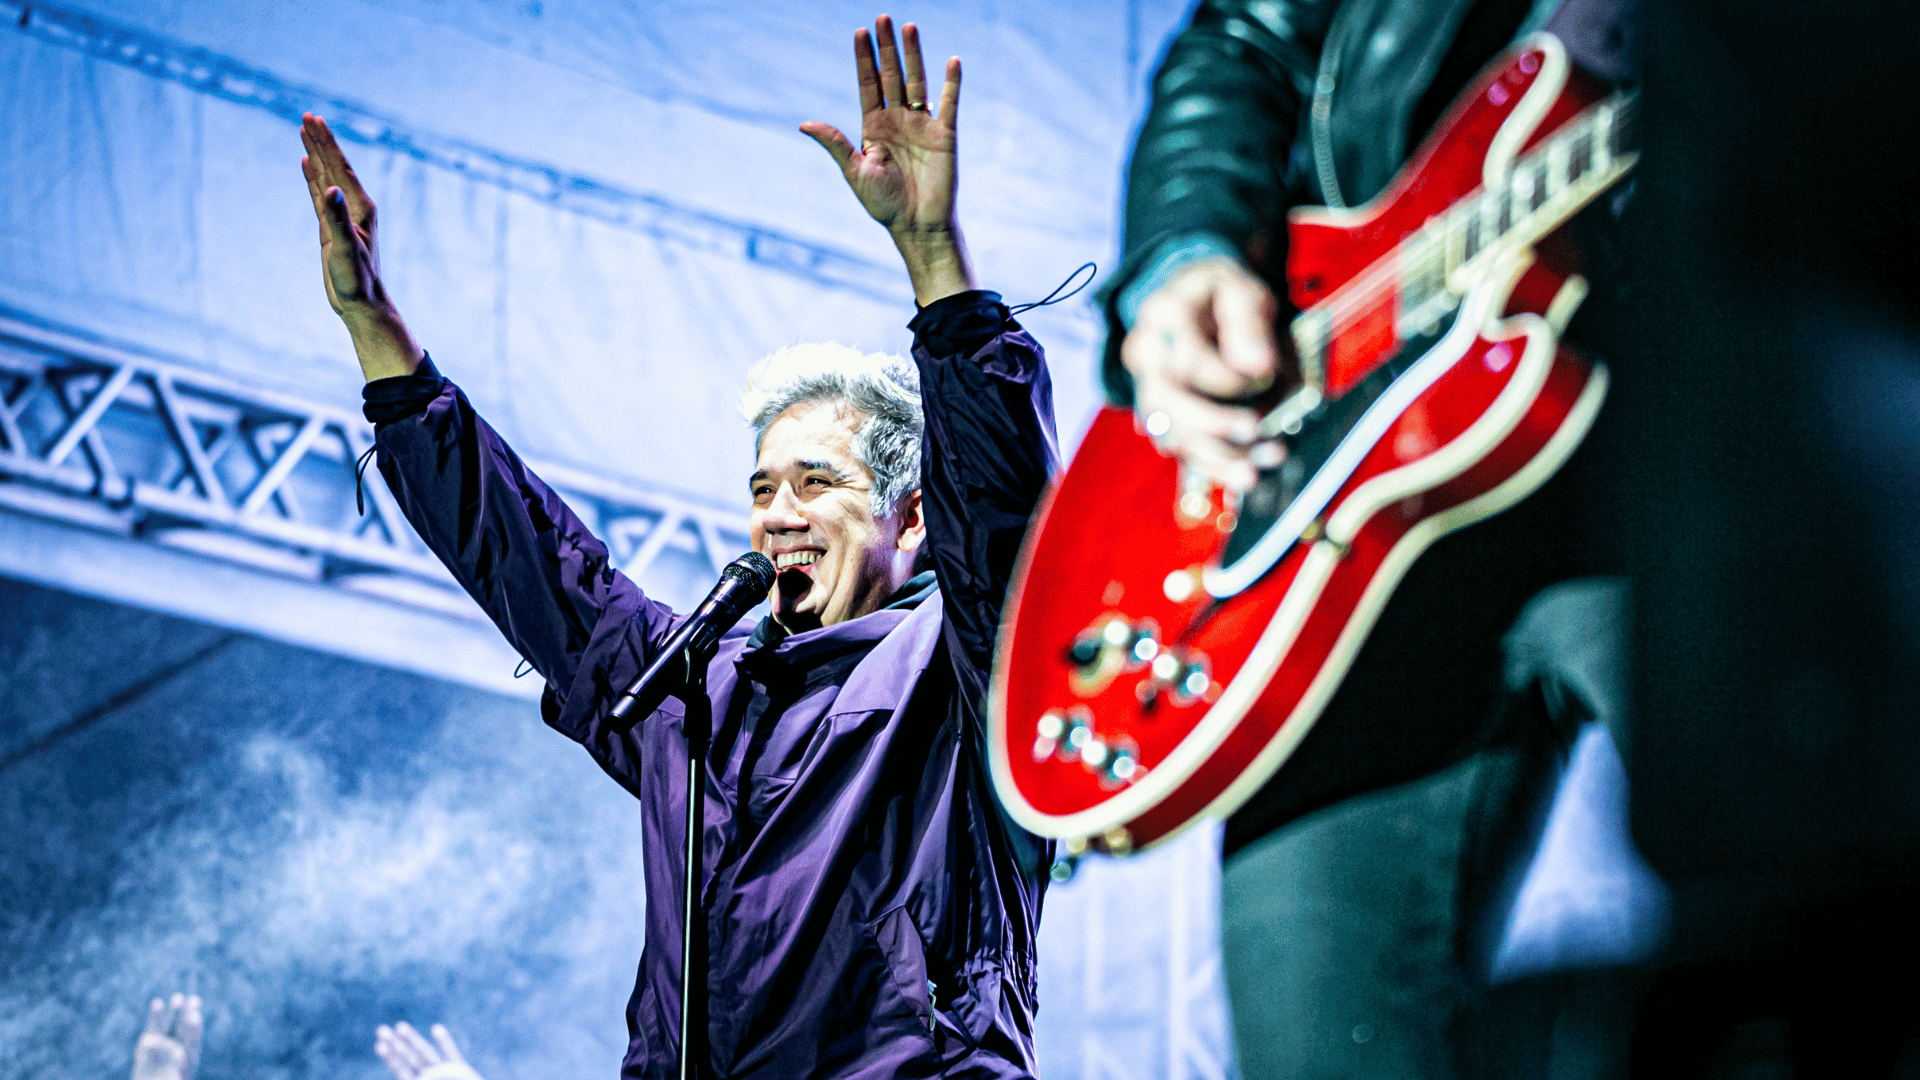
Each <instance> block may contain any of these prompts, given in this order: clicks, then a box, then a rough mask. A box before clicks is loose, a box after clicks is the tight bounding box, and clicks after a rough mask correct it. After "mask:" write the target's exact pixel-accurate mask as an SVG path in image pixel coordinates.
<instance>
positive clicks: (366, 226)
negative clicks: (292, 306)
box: [300, 113, 420, 382]
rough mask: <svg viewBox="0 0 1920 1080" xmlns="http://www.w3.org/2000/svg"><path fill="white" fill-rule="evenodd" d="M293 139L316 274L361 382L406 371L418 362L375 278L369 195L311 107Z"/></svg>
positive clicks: (376, 250)
mask: <svg viewBox="0 0 1920 1080" xmlns="http://www.w3.org/2000/svg"><path fill="white" fill-rule="evenodd" d="M300 141H301V143H303V144H304V145H305V146H306V149H307V153H306V156H305V157H303V158H301V159H300V171H301V172H303V173H305V174H306V177H307V193H308V194H309V195H311V196H312V197H313V213H314V216H315V217H317V218H319V220H320V264H321V269H322V274H321V278H322V280H323V281H325V282H326V287H327V302H328V303H329V304H331V305H332V306H333V310H334V313H335V314H337V315H339V316H340V321H341V322H343V323H346V324H347V332H348V333H349V334H351V335H352V336H353V349H354V352H355V353H356V354H358V356H359V357H360V370H361V372H362V373H363V374H364V375H365V376H366V377H367V381H368V382H372V381H373V380H375V379H384V378H387V377H389V376H393V375H411V374H413V371H414V368H416V367H418V366H419V363H420V349H419V347H418V346H416V345H415V344H414V342H413V336H412V335H411V334H409V333H407V326H406V324H405V323H404V322H402V321H401V319H400V312H399V310H398V309H396V308H395V307H394V306H393V301H392V299H391V298H389V297H388V296H387V290H386V287H385V286H383V285H382V284H381V283H380V249H379V246H378V244H377V242H376V238H375V235H374V207H373V200H372V199H369V198H368V197H367V192H366V189H364V188H362V187H361V186H360V178H359V177H357V176H355V175H354V174H353V166H352V165H350V164H348V163H347V155H346V154H345V153H343V152H341V150H340V144H339V143H338V142H335V141H334V138H333V132H332V130H331V129H329V128H328V127H327V122H326V121H325V120H322V119H321V118H319V117H317V116H315V115H313V114H312V113H307V114H306V115H304V116H302V117H301V118H300Z"/></svg>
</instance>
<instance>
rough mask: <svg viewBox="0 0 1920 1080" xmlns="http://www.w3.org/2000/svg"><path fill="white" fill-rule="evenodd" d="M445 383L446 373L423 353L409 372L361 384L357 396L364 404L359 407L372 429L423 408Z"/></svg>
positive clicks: (424, 409)
mask: <svg viewBox="0 0 1920 1080" xmlns="http://www.w3.org/2000/svg"><path fill="white" fill-rule="evenodd" d="M446 385H447V377H446V376H445V375H442V374H440V369H439V368H436V367H434V366H433V357H432V356H430V355H428V354H426V353H422V354H421V357H420V366H419V367H417V368H414V369H413V374H411V375H395V376H394V377H392V378H390V379H375V380H373V381H372V382H370V383H368V384H367V385H366V386H364V387H362V388H361V390H360V396H361V397H362V398H364V399H365V402H366V403H365V404H364V405H362V406H361V407H360V411H361V412H363V413H365V414H366V417H367V421H368V422H369V423H371V424H372V425H373V426H374V428H375V430H378V429H380V428H383V427H385V426H387V425H388V424H391V423H394V422H395V421H399V420H405V419H406V418H407V417H409V416H412V415H414V414H416V413H421V412H425V411H426V408H427V406H428V405H431V404H432V403H433V399H434V398H437V397H439V396H440V391H441V390H442V389H444V388H445V387H446Z"/></svg>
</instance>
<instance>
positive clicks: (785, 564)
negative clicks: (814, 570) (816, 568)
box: [773, 551, 826, 571]
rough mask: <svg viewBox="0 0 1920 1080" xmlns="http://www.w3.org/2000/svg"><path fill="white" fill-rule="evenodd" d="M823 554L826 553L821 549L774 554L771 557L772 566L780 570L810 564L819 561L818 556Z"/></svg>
mask: <svg viewBox="0 0 1920 1080" xmlns="http://www.w3.org/2000/svg"><path fill="white" fill-rule="evenodd" d="M824 554H826V553H825V552H823V551H789V552H786V553H785V554H782V555H775V556H774V557H773V566H774V569H776V570H781V571H786V570H794V569H799V568H801V567H807V566H812V565H813V564H814V563H816V562H819V561H820V556H822V555H824Z"/></svg>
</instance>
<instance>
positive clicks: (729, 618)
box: [608, 551, 775, 732]
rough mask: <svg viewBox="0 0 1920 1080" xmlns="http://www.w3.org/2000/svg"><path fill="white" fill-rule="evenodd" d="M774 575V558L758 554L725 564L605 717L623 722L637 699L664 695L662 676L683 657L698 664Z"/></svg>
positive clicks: (631, 722)
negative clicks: (710, 587)
mask: <svg viewBox="0 0 1920 1080" xmlns="http://www.w3.org/2000/svg"><path fill="white" fill-rule="evenodd" d="M774 577H775V574H774V569H773V560H772V559H769V558H767V557H766V556H765V555H762V554H760V553H759V552H757V551H749V552H747V553H746V554H745V555H742V556H740V557H739V558H737V559H735V560H733V561H732V562H730V563H728V564H727V568H726V569H725V570H722V571H720V583H719V584H717V585H715V586H714V587H713V591H712V592H710V593H708V594H707V598H706V599H705V600H702V601H701V602H700V606H699V607H697V608H695V609H693V614H691V615H689V616H687V618H686V620H685V621H684V622H682V623H681V624H680V628H679V629H677V630H675V631H674V632H673V636H672V637H670V638H668V639H667V643H666V644H665V645H663V646H661V647H660V652H659V653H658V654H657V655H655V656H654V658H653V663H651V664H648V665H647V669H646V670H645V671H642V672H641V673H640V677H639V678H637V679H635V680H633V685H632V686H629V687H627V692H626V693H624V694H621V695H620V698H619V700H617V701H615V702H614V703H613V710H612V711H611V712H610V713H609V714H608V715H609V716H611V717H612V718H613V719H615V720H626V717H627V714H628V713H629V712H632V711H633V706H634V703H635V702H636V701H638V700H639V699H640V698H641V696H643V695H646V696H649V697H651V698H652V700H653V702H654V703H655V704H657V703H658V702H659V700H660V699H661V698H664V697H666V695H667V691H668V689H669V688H670V682H669V680H668V679H664V678H662V677H661V675H662V673H663V672H665V671H667V670H668V669H669V668H671V667H673V666H674V665H675V664H677V663H678V662H679V660H680V658H681V656H682V655H687V656H689V657H691V658H693V659H696V660H698V659H699V658H700V657H702V656H703V655H705V654H706V653H708V652H710V651H711V650H712V649H713V647H714V645H715V643H717V642H718V641H719V640H720V635H721V634H723V633H725V632H726V630H727V628H728V627H730V626H732V625H733V624H734V623H737V622H739V621H740V619H741V617H742V616H744V615H745V614H746V613H747V611H748V609H750V608H752V607H753V605H755V604H757V603H759V602H760V601H761V600H764V599H766V595H767V590H768V589H771V588H773V579H774ZM656 682H657V683H659V684H660V686H659V687H658V688H657V689H658V691H659V693H658V696H654V695H652V694H651V693H649V692H650V691H652V690H655V689H656V687H655V686H654V685H653V684H654V683H656ZM651 711H652V709H651V708H648V709H645V710H641V711H640V712H639V713H638V715H636V716H635V717H634V718H633V719H632V720H628V721H627V722H626V723H624V724H618V725H615V726H616V728H617V729H618V730H620V731H621V732H627V731H631V730H633V725H634V724H635V723H637V722H638V721H639V719H640V717H641V716H645V715H646V714H647V713H648V712H651Z"/></svg>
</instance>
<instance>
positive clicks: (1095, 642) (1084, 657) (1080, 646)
mask: <svg viewBox="0 0 1920 1080" xmlns="http://www.w3.org/2000/svg"><path fill="white" fill-rule="evenodd" d="M1067 662H1068V663H1069V664H1072V665H1073V666H1074V667H1082V668H1084V667H1092V666H1093V665H1095V664H1097V663H1099V662H1100V638H1099V636H1098V635H1095V634H1081V635H1080V636H1079V637H1077V638H1074V639H1073V644H1072V645H1069V646H1068V647H1067Z"/></svg>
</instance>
